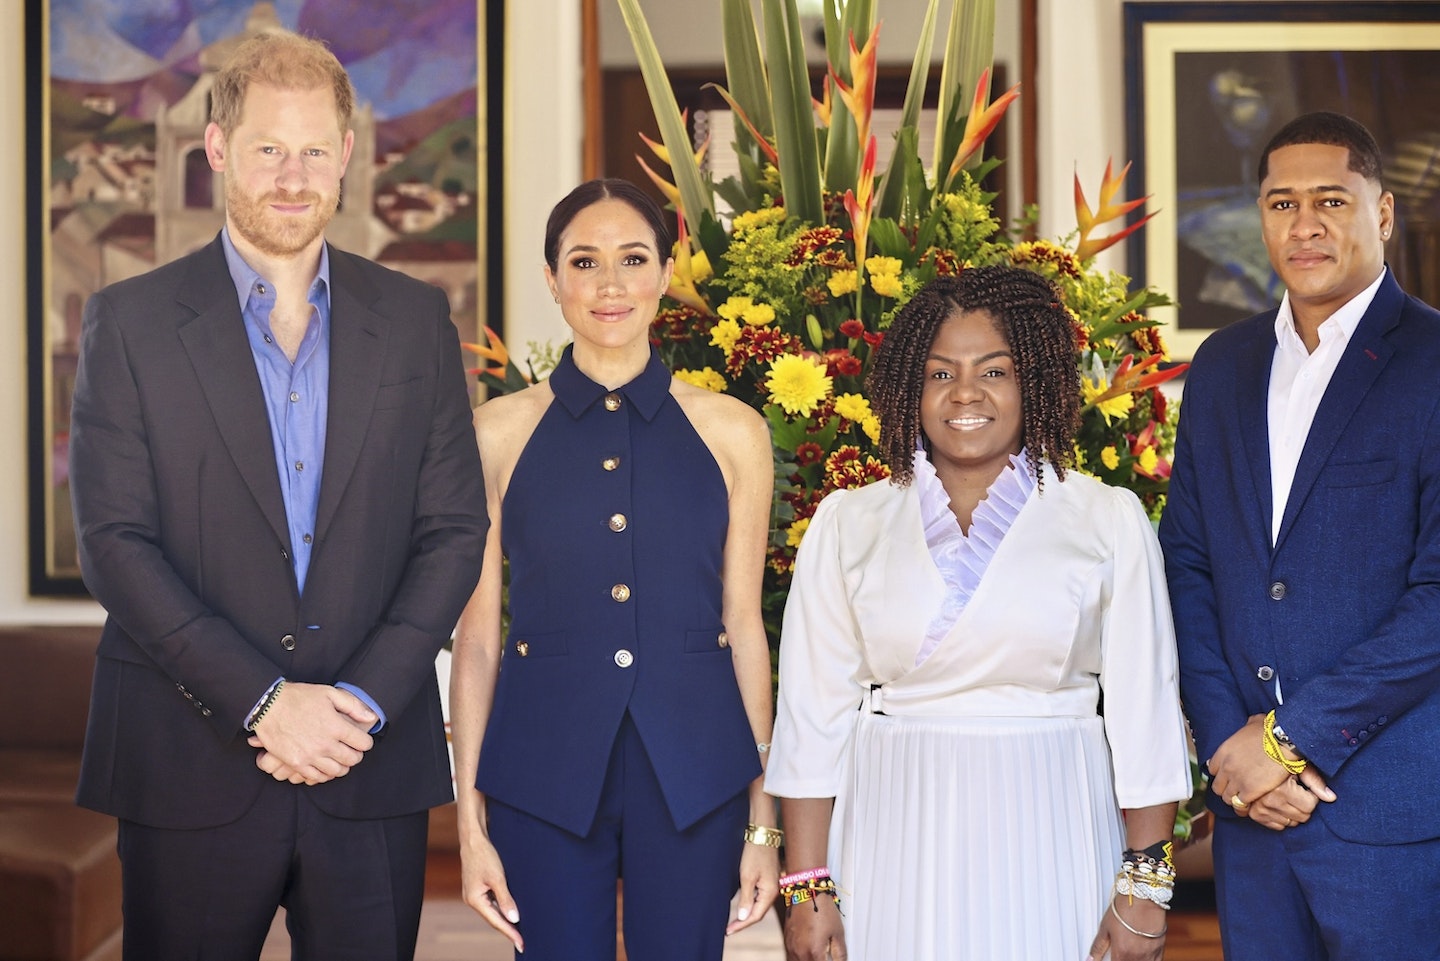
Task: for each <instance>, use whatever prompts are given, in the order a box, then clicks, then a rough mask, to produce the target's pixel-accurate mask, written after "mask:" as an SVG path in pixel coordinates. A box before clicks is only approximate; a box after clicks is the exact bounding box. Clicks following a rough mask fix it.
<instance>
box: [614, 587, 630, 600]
mask: <svg viewBox="0 0 1440 961" xmlns="http://www.w3.org/2000/svg"><path fill="white" fill-rule="evenodd" d="M610 596H611V597H613V598H615V600H617V601H619V602H620V603H621V604H624V603H625V602H626V601H628V600H630V588H628V587H626V586H625V585H624V584H616V585H615V586H614V587H612V588H610Z"/></svg>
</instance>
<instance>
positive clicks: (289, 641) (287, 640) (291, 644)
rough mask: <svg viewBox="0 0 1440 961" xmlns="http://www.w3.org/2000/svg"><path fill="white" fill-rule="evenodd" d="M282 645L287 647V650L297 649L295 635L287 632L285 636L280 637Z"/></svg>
mask: <svg viewBox="0 0 1440 961" xmlns="http://www.w3.org/2000/svg"><path fill="white" fill-rule="evenodd" d="M280 646H281V647H283V648H285V650H287V651H293V650H295V635H294V634H286V635H285V636H284V637H282V638H280Z"/></svg>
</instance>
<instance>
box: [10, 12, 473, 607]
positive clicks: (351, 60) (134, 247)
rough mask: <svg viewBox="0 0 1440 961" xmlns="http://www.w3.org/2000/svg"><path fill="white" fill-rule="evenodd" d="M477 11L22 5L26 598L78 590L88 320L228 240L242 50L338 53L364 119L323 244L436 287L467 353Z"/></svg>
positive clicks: (359, 119) (359, 118) (357, 119)
mask: <svg viewBox="0 0 1440 961" xmlns="http://www.w3.org/2000/svg"><path fill="white" fill-rule="evenodd" d="M483 9H484V0H275V2H256V0H210V2H207V3H204V4H175V3H172V2H165V3H160V2H149V3H147V2H136V0H98V2H97V0H27V4H26V23H25V29H26V57H27V63H26V96H27V141H28V142H27V144H26V150H27V167H28V181H29V184H28V186H29V192H28V204H29V209H28V211H27V212H28V217H29V231H30V235H29V250H30V262H29V266H28V284H29V334H30V336H29V357H28V364H29V366H28V375H29V385H30V412H29V436H30V454H29V456H30V525H31V532H30V587H31V592H32V593H34V594H81V593H83V592H84V586H83V585H82V584H81V582H80V578H79V568H78V562H77V559H76V550H75V532H74V521H73V518H72V516H71V511H70V501H69V483H68V481H69V477H68V458H67V454H68V437H69V418H70V396H71V391H72V390H73V387H74V377H75V366H76V358H77V351H78V347H79V338H80V326H81V324H80V321H81V312H82V310H83V307H84V303H85V301H86V299H87V298H88V297H89V295H90V294H92V293H94V292H95V291H97V290H99V289H100V288H101V287H103V286H104V285H106V284H109V283H113V282H115V281H117V280H122V279H124V278H126V277H132V276H135V275H137V274H140V273H144V272H145V271H148V270H150V269H153V268H154V267H156V266H159V265H161V264H163V263H166V262H168V261H170V260H173V259H174V258H176V257H179V256H181V255H183V254H186V253H189V252H191V251H193V250H195V249H197V248H198V247H200V246H203V245H204V244H206V243H208V242H209V241H210V240H212V239H213V238H214V236H215V234H216V232H217V231H218V230H219V229H220V227H221V225H222V224H223V222H224V185H223V181H222V179H221V178H220V176H219V175H217V174H214V173H213V172H212V171H211V170H210V167H209V164H208V162H207V160H206V158H205V152H204V144H203V135H204V129H205V125H206V122H207V121H208V119H209V89H210V84H211V82H212V78H213V75H214V71H215V70H216V69H217V68H218V66H219V65H220V64H221V63H223V62H224V60H225V58H226V57H227V56H228V54H229V52H230V50H232V49H233V47H234V45H235V44H236V43H238V42H239V40H240V39H241V38H243V37H244V36H246V35H248V34H250V33H253V32H256V31H263V30H291V31H295V32H299V33H304V34H307V35H310V36H315V37H318V38H321V39H323V40H325V41H326V42H327V43H328V44H329V45H330V47H331V49H332V50H333V51H334V52H335V54H336V56H337V58H338V59H339V60H340V61H341V63H343V64H344V65H345V67H346V69H347V70H348V71H349V73H350V75H351V79H352V81H353V83H354V85H355V88H356V94H357V101H358V102H357V110H356V114H355V116H354V118H353V122H352V126H353V128H354V130H355V135H356V136H355V147H354V152H353V154H352V156H351V160H350V166H349V169H348V170H347V172H346V176H345V180H344V184H343V202H342V207H341V211H340V213H339V214H338V215H337V216H336V218H335V220H334V221H333V222H332V223H331V225H330V227H329V229H328V230H327V231H326V236H327V238H328V239H329V240H330V242H332V243H334V244H335V245H336V246H338V247H341V248H343V249H346V250H350V251H354V252H356V253H360V254H364V255H365V256H368V257H371V258H373V259H375V260H378V261H380V262H381V263H384V264H386V265H388V266H391V267H394V268H395V269H398V270H402V271H404V272H406V273H409V274H411V275H412V276H415V277H418V278H420V279H422V280H427V281H429V282H432V283H435V284H437V285H438V286H440V287H442V288H444V289H445V291H446V292H447V293H448V294H449V297H450V302H451V306H452V310H453V317H454V320H455V323H456V324H457V326H458V327H459V328H460V331H461V333H462V339H464V340H475V339H477V338H476V337H475V333H476V331H477V326H478V325H479V324H481V323H483V322H484V321H485V314H486V306H487V302H486V299H485V297H484V294H483V291H484V290H485V288H486V284H485V283H484V280H485V272H486V263H487V258H486V256H485V247H486V241H487V237H489V236H490V232H489V229H488V228H489V225H488V223H487V217H486V211H487V208H488V204H489V199H490V198H489V191H488V190H487V177H486V172H487V157H486V149H485V145H486V133H487V127H488V125H487V122H486V111H487V102H488V100H487V96H486V93H487V91H486V77H487V71H486V70H485V69H484V66H483V60H484V56H483V54H484V44H483V43H481V42H480V38H481V37H482V36H483V24H481V23H480V20H481V18H480V16H479V12H480V11H481V10H483ZM177 10H180V11H182V12H181V13H180V14H179V15H177V13H176V11H177Z"/></svg>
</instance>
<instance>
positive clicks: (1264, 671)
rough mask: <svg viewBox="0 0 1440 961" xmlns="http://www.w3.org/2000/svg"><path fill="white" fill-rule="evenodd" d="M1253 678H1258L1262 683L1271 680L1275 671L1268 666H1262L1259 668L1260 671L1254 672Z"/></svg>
mask: <svg viewBox="0 0 1440 961" xmlns="http://www.w3.org/2000/svg"><path fill="white" fill-rule="evenodd" d="M1255 676H1256V677H1258V678H1260V680H1262V681H1268V680H1271V679H1273V678H1274V677H1275V669H1274V668H1273V667H1271V666H1270V665H1269V664H1262V665H1261V666H1260V670H1258V671H1256V672H1255Z"/></svg>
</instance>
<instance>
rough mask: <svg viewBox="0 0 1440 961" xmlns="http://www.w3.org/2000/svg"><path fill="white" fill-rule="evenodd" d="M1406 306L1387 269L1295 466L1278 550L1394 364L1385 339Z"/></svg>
mask: <svg viewBox="0 0 1440 961" xmlns="http://www.w3.org/2000/svg"><path fill="white" fill-rule="evenodd" d="M1404 304H1405V294H1404V292H1403V291H1401V290H1400V285H1399V284H1397V283H1396V282H1395V278H1394V277H1393V276H1391V275H1390V273H1389V271H1388V270H1387V271H1386V274H1385V280H1384V281H1383V282H1382V283H1381V284H1380V288H1379V290H1377V291H1376V292H1375V299H1374V300H1373V301H1372V302H1371V303H1370V308H1369V309H1368V310H1366V311H1365V316H1364V317H1362V318H1360V325H1359V326H1358V327H1356V328H1355V334H1354V336H1352V337H1351V338H1350V343H1349V344H1348V345H1347V346H1346V347H1345V353H1344V354H1343V355H1342V356H1341V358H1340V364H1339V366H1338V367H1336V368H1335V374H1334V376H1332V377H1331V378H1330V386H1329V387H1327V388H1326V389H1325V396H1324V397H1322V398H1321V399H1320V406H1319V407H1318V408H1317V409H1316V411H1315V420H1314V422H1313V423H1312V424H1311V425H1310V433H1309V434H1308V435H1307V436H1306V438H1305V447H1304V449H1303V450H1302V451H1301V452H1300V463H1299V464H1297V465H1296V467H1295V480H1294V482H1293V483H1292V484H1291V485H1290V498H1289V500H1288V501H1286V504H1285V517H1284V520H1283V521H1282V522H1281V524H1280V536H1279V537H1278V538H1276V540H1275V546H1276V548H1277V549H1278V548H1279V547H1280V545H1281V544H1283V543H1284V541H1285V535H1286V534H1287V533H1289V531H1290V528H1291V527H1293V526H1294V524H1295V518H1296V516H1297V515H1298V514H1299V513H1300V510H1301V508H1302V507H1303V506H1304V504H1305V499H1306V497H1307V496H1309V494H1310V490H1311V488H1313V487H1314V486H1315V481H1316V479H1317V478H1318V477H1319V476H1320V470H1321V468H1323V467H1324V466H1325V464H1326V463H1328V462H1329V460H1330V455H1331V452H1332V451H1333V450H1334V449H1335V444H1336V443H1337V442H1338V441H1339V439H1340V435H1341V434H1343V433H1344V432H1345V428H1346V427H1348V426H1349V424H1350V420H1351V418H1352V417H1354V415H1355V409H1356V408H1357V407H1359V406H1360V401H1361V400H1362V399H1363V398H1364V396H1365V394H1366V392H1368V391H1369V390H1370V388H1371V386H1372V385H1374V383H1375V379H1376V378H1377V377H1379V376H1380V372H1381V371H1382V370H1384V369H1385V365H1386V364H1387V363H1389V361H1390V357H1391V355H1392V354H1393V353H1394V350H1393V349H1392V348H1391V346H1390V344H1389V342H1388V341H1386V340H1385V335H1386V334H1388V333H1389V332H1390V331H1391V330H1392V329H1393V328H1394V327H1395V325H1396V324H1397V323H1399V321H1400V309H1401V308H1402V307H1403V306H1404Z"/></svg>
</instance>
